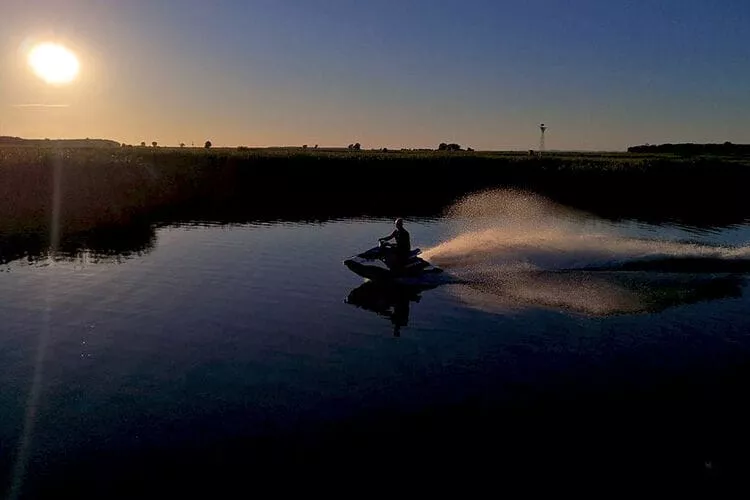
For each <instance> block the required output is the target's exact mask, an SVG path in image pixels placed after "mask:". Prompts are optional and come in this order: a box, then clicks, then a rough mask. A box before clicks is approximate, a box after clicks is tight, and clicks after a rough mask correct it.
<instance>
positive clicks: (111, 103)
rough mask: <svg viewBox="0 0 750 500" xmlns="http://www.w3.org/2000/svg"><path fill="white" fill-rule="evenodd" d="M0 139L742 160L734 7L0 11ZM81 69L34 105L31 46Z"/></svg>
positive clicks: (314, 2) (313, 0) (67, 0)
mask: <svg viewBox="0 0 750 500" xmlns="http://www.w3.org/2000/svg"><path fill="white" fill-rule="evenodd" d="M2 3H3V5H2V19H1V20H0V135H11V136H21V137H29V138H84V137H92V138H94V137H96V138H108V139H114V140H116V141H118V142H124V143H128V144H139V143H140V142H141V141H145V142H147V143H151V142H152V141H156V142H158V143H159V144H161V145H165V146H166V145H177V144H179V143H180V142H184V143H186V144H188V145H191V144H193V143H194V144H196V145H202V144H203V142H205V141H206V140H211V141H212V143H213V144H214V145H216V146H239V145H245V146H256V147H257V146H298V145H302V144H309V145H310V146H312V145H315V144H319V145H320V146H346V145H347V144H350V143H354V142H360V143H361V144H362V147H363V148H381V147H388V148H402V147H406V148H434V147H436V146H437V144H439V143H440V142H456V143H459V144H461V145H462V146H468V147H473V148H475V149H480V150H526V149H535V148H537V147H538V144H539V124H540V123H542V122H543V123H545V124H546V125H547V126H548V127H549V129H548V131H547V133H546V146H547V148H548V149H563V150H613V151H619V150H624V149H626V148H627V147H628V146H631V145H636V144H644V143H651V144H658V143H665V142H724V141H731V142H735V143H750V126H748V125H747V118H748V116H750V28H748V26H750V2H748V1H747V0H618V1H615V0H613V1H602V0H461V1H454V0H442V1H441V0H213V1H207V0H202V1H201V0H180V1H172V0H127V1H122V0H98V1H97V0H2ZM43 41H52V42H56V43H60V44H63V45H65V46H66V47H68V48H69V49H71V50H73V51H74V52H75V53H76V54H77V56H78V58H79V59H80V64H81V72H80V75H79V78H78V79H77V80H76V81H75V82H73V83H71V84H70V85H67V86H50V85H48V84H47V83H45V82H44V81H42V80H41V79H39V78H37V77H36V76H35V75H34V74H33V73H32V71H31V70H30V69H29V66H28V62H27V53H28V51H29V50H30V48H31V47H33V46H34V44H35V43H39V42H43Z"/></svg>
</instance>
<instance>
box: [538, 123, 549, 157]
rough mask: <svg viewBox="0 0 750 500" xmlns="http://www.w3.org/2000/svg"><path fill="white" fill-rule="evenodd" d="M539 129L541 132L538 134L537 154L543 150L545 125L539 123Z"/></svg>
mask: <svg viewBox="0 0 750 500" xmlns="http://www.w3.org/2000/svg"><path fill="white" fill-rule="evenodd" d="M539 130H541V131H542V134H541V135H540V136H539V154H542V153H543V152H544V133H545V132H546V131H547V126H546V125H545V124H544V123H542V124H541V125H539Z"/></svg>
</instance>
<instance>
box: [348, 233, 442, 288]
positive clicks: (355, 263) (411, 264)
mask: <svg viewBox="0 0 750 500" xmlns="http://www.w3.org/2000/svg"><path fill="white" fill-rule="evenodd" d="M421 253H422V251H421V250H420V249H419V248H416V249H414V250H412V251H411V252H410V253H409V255H408V257H407V258H406V259H404V260H403V262H399V261H398V259H395V258H394V257H395V248H394V247H393V246H392V245H389V244H387V243H383V242H381V243H380V244H379V245H378V246H376V247H373V248H371V249H369V250H367V251H365V252H362V253H360V254H357V255H354V256H352V257H350V258H348V259H346V260H345V261H344V265H345V266H346V267H348V268H349V269H350V270H351V271H352V272H353V273H355V274H358V275H359V276H362V277H363V278H366V279H369V280H373V281H376V280H377V281H387V280H395V281H402V282H403V281H406V282H409V281H414V280H421V279H423V278H430V277H434V276H436V275H439V274H440V273H442V272H443V270H442V269H440V268H439V267H435V266H433V265H432V264H430V263H429V262H427V261H426V260H424V259H422V258H421V257H419V254H421Z"/></svg>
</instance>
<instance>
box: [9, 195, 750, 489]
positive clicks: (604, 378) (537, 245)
mask: <svg viewBox="0 0 750 500" xmlns="http://www.w3.org/2000/svg"><path fill="white" fill-rule="evenodd" d="M407 227H408V229H409V230H410V231H411V234H412V240H413V242H414V244H415V246H420V247H421V248H423V249H425V250H426V256H427V257H428V258H430V260H432V261H433V262H435V263H437V264H439V265H441V266H443V267H445V268H446V272H447V273H448V275H449V277H450V278H451V281H452V282H450V283H445V284H442V285H440V286H437V287H434V288H430V289H414V288H411V289H403V288H393V287H387V288H383V287H375V286H372V284H363V280H362V279H361V278H359V277H357V276H355V275H354V274H352V273H351V272H350V271H348V270H347V269H346V268H345V267H344V266H343V265H342V260H343V259H344V258H345V257H347V256H349V255H351V254H353V253H356V252H358V251H360V250H364V249H366V248H369V247H370V246H372V245H373V242H375V241H376V239H377V238H378V237H379V236H383V235H385V234H387V233H388V232H390V230H391V221H386V220H341V221H335V222H327V223H324V224H314V223H284V222H274V223H266V224H246V225H231V226H227V225H211V224H205V223H204V224H198V223H196V224H194V225H184V226H179V227H162V228H159V229H157V230H156V235H155V238H153V241H152V242H151V243H150V244H149V245H145V246H144V245H141V247H142V248H141V250H140V251H115V250H113V251H112V252H110V253H109V254H108V255H107V254H106V252H105V253H104V254H103V253H101V252H99V253H94V252H90V251H86V250H85V249H75V248H74V249H67V250H66V251H65V252H58V253H56V254H54V255H50V256H48V257H43V258H41V259H37V258H34V259H30V260H29V259H27V260H16V261H13V262H11V263H9V264H7V265H5V266H4V267H3V269H2V271H3V272H2V273H0V296H1V297H2V302H0V383H1V386H2V390H1V392H0V408H1V409H2V418H1V419H0V453H1V455H0V472H1V473H2V476H1V477H2V478H3V480H4V484H3V487H4V491H5V492H7V496H8V497H29V498H31V497H34V496H37V495H39V496H45V497H50V498H52V497H62V496H66V495H70V498H76V497H82V496H91V497H97V498H107V497H112V496H116V495H123V496H128V495H130V494H133V495H135V497H141V498H142V497H144V496H148V495H150V494H153V495H162V496H163V495H166V496H167V497H171V496H172V495H180V496H184V495H186V494H190V493H197V492H198V491H201V492H207V493H208V494H209V497H210V495H212V494H217V492H218V491H219V490H221V491H223V493H225V494H226V496H229V493H227V492H232V491H234V492H235V493H236V492H239V494H240V495H241V496H247V495H249V494H251V493H260V492H261V491H265V490H261V488H265V487H270V488H273V489H274V491H279V490H280V489H284V488H295V489H296V488H299V489H306V488H309V487H310V486H311V485H312V484H317V485H321V484H322V485H324V486H326V487H342V486H345V485H348V484H349V483H350V482H353V484H355V485H356V486H354V488H355V489H354V490H351V491H359V492H363V491H366V490H368V489H369V488H370V486H368V485H371V484H372V485H376V484H377V485H383V484H392V485H394V486H393V487H397V485H401V484H405V483H412V484H417V485H419V488H420V489H421V490H422V491H424V490H427V489H435V490H438V491H439V490H440V489H441V488H442V487H443V485H444V484H445V483H446V482H453V483H455V484H459V485H461V487H462V488H473V487H478V485H480V484H484V485H486V484H490V485H495V486H498V485H504V486H503V487H505V488H509V486H507V485H508V484H510V483H511V482H513V484H517V483H518V484H522V485H523V487H524V488H532V487H533V488H538V487H550V488H559V487H561V486H563V485H567V486H575V487H580V486H585V485H590V484H595V483H598V482H600V481H601V482H605V484H606V485H607V486H606V488H609V490H605V491H614V490H616V489H618V488H619V486H618V485H623V484H633V483H635V482H642V483H644V484H648V483H650V482H651V481H661V480H663V481H666V482H668V483H670V484H672V485H674V486H679V485H687V484H690V485H692V484H694V483H695V482H699V483H700V484H708V485H709V486H710V485H713V484H714V483H717V482H720V481H722V480H723V479H727V478H733V477H742V475H743V474H744V472H745V470H746V466H747V464H748V460H747V456H748V455H747V451H746V445H747V444H748V439H747V438H748V431H747V429H748V425H749V424H748V420H747V417H748V416H750V415H749V412H748V410H747V406H748V405H747V403H746V398H747V389H748V382H750V365H749V364H748V361H749V360H750V350H749V349H750V315H748V306H750V295H749V294H748V281H747V279H746V276H747V275H746V274H745V273H746V272H747V271H750V265H748V261H747V260H746V259H748V258H750V252H748V249H747V245H750V225H738V226H732V227H724V228H703V229H700V230H698V229H693V228H689V227H687V228H686V227H676V226H671V225H668V224H665V225H662V226H658V227H657V226H649V225H645V224H637V223H630V222H621V223H617V224H616V223H611V222H603V221H599V220H596V219H594V218H591V217H587V216H585V215H581V214H574V213H569V212H567V211H565V210H561V209H558V208H554V207H553V208H551V207H549V206H547V205H545V203H543V202H539V201H533V202H529V201H528V200H519V199H517V198H510V199H509V198H507V197H502V196H501V197H499V198H495V199H489V200H488V199H480V200H473V201H472V202H470V203H467V204H464V205H461V206H458V207H456V208H455V210H454V211H453V212H452V213H451V214H450V215H448V216H445V217H439V218H435V219H420V220H410V221H409V222H408V223H407ZM136 246H138V245H136ZM561 479H562V481H563V482H562V483H561V482H559V481H560V480H561ZM308 481H314V483H309V482H308ZM548 481H554V482H552V483H548ZM524 491H525V490H524ZM220 496H223V495H220Z"/></svg>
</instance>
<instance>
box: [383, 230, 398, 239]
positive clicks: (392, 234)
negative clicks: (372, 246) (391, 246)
mask: <svg viewBox="0 0 750 500" xmlns="http://www.w3.org/2000/svg"><path fill="white" fill-rule="evenodd" d="M395 237H396V231H393V232H392V233H391V234H390V235H388V236H385V237H383V238H380V240H379V241H388V240H392V239H393V238H395Z"/></svg>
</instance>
